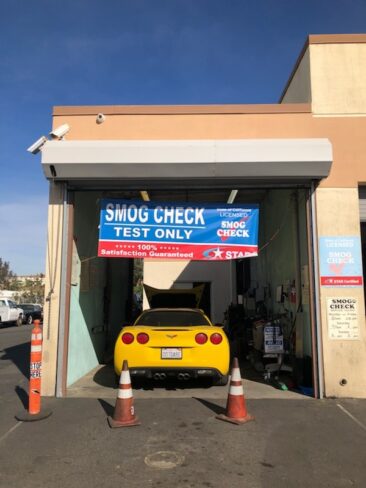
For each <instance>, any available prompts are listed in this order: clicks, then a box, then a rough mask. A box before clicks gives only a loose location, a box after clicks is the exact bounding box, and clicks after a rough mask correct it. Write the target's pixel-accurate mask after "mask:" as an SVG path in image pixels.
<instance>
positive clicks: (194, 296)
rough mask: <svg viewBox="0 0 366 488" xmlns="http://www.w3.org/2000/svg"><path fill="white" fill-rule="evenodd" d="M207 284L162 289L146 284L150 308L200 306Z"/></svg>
mask: <svg viewBox="0 0 366 488" xmlns="http://www.w3.org/2000/svg"><path fill="white" fill-rule="evenodd" d="M204 287H205V285H199V286H195V287H194V288H186V289H181V288H179V289H175V288H172V289H168V290H161V289H159V288H153V287H152V286H148V285H144V290H145V293H146V297H147V299H148V302H149V306H150V308H199V305H200V302H201V298H202V293H203V290H204Z"/></svg>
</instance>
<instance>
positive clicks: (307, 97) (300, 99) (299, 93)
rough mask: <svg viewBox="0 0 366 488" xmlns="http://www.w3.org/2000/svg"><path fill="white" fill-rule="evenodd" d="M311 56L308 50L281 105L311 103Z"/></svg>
mask: <svg viewBox="0 0 366 488" xmlns="http://www.w3.org/2000/svg"><path fill="white" fill-rule="evenodd" d="M310 102H311V83H310V54H309V49H307V50H306V51H305V53H304V55H303V57H302V58H301V61H300V63H299V65H298V66H297V69H296V71H295V73H294V76H293V78H292V79H291V82H290V83H289V85H288V87H287V89H286V93H285V95H284V97H283V98H282V101H281V103H310Z"/></svg>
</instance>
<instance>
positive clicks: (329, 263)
mask: <svg viewBox="0 0 366 488" xmlns="http://www.w3.org/2000/svg"><path fill="white" fill-rule="evenodd" d="M319 259H320V284H321V285H322V286H362V282H363V279H362V255H361V241H360V238H359V237H358V236H350V237H338V236H337V237H320V238H319Z"/></svg>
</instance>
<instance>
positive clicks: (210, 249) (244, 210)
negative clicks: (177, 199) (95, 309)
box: [98, 199, 259, 261]
mask: <svg viewBox="0 0 366 488" xmlns="http://www.w3.org/2000/svg"><path fill="white" fill-rule="evenodd" d="M258 224H259V207H258V205H257V204H249V205H248V204H243V205H242V206H238V205H235V206H234V205H222V204H206V203H202V204H200V203H171V202H143V201H141V200H138V201H137V200H136V201H134V200H116V199H104V200H102V202H101V212H100V231H99V247H98V256H101V257H125V258H156V259H192V260H219V261H220V260H228V259H237V258H243V257H249V256H257V254H258Z"/></svg>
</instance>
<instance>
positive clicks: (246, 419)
mask: <svg viewBox="0 0 366 488" xmlns="http://www.w3.org/2000/svg"><path fill="white" fill-rule="evenodd" d="M215 418H217V419H218V420H223V421H224V422H230V423H231V424H235V425H242V424H246V423H247V422H250V421H251V420H255V419H254V417H253V415H249V414H248V415H246V417H243V418H241V419H235V418H232V417H227V416H226V415H225V414H223V413H221V414H220V415H216V417H215Z"/></svg>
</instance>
